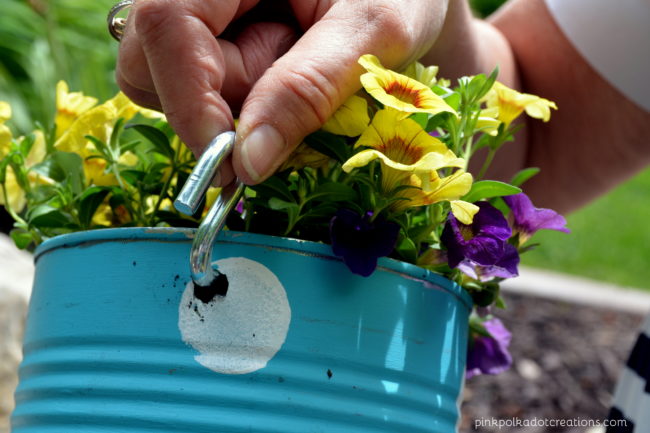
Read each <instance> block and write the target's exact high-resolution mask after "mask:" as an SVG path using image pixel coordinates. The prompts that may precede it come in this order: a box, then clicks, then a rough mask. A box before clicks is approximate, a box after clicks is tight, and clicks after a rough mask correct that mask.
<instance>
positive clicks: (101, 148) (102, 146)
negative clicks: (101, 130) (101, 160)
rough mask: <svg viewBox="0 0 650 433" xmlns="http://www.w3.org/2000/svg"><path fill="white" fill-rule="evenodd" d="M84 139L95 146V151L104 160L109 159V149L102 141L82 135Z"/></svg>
mask: <svg viewBox="0 0 650 433" xmlns="http://www.w3.org/2000/svg"><path fill="white" fill-rule="evenodd" d="M84 138H85V139H86V140H88V141H91V142H92V143H93V144H94V145H95V149H97V151H98V152H99V153H101V154H102V155H103V156H104V157H105V158H110V157H111V152H110V149H109V148H108V146H107V145H106V143H104V142H103V141H102V140H100V139H99V138H97V137H94V136H92V135H84Z"/></svg>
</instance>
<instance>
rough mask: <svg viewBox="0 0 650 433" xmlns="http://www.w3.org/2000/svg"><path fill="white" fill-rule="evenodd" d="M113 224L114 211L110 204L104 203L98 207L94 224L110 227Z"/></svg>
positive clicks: (94, 216) (93, 220)
mask: <svg viewBox="0 0 650 433" xmlns="http://www.w3.org/2000/svg"><path fill="white" fill-rule="evenodd" d="M112 223H113V209H111V207H110V206H109V205H108V203H102V204H100V205H99V206H98V207H97V210H96V211H95V214H94V215H93V219H92V224H93V225H97V226H108V227H110V226H111V225H112Z"/></svg>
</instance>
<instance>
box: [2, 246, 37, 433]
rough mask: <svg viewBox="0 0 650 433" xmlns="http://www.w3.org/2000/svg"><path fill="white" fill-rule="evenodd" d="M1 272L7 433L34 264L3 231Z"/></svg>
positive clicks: (3, 382)
mask: <svg viewBox="0 0 650 433" xmlns="http://www.w3.org/2000/svg"><path fill="white" fill-rule="evenodd" d="M0 275H2V278H1V279H0V433H8V432H9V415H10V414H11V411H12V410H13V407H14V398H13V393H14V390H15V388H16V385H17V384H18V375H17V370H18V364H19V363H20V360H21V359H22V339H23V329H24V323H25V317H26V315H27V304H28V302H29V295H30V293H31V288H32V281H33V275H34V265H33V264H32V257H31V255H30V254H28V253H25V252H24V251H19V250H18V249H16V247H15V246H14V245H13V242H12V241H11V239H9V238H8V237H7V236H5V235H4V234H0Z"/></svg>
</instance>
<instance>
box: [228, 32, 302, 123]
mask: <svg viewBox="0 0 650 433" xmlns="http://www.w3.org/2000/svg"><path fill="white" fill-rule="evenodd" d="M295 40H296V36H295V33H294V31H293V29H291V27H289V26H287V25H284V24H279V23H266V22H264V23H255V24H251V25H249V26H248V27H246V28H245V29H244V30H243V31H242V33H241V34H239V36H237V38H236V39H235V40H234V41H233V42H229V41H224V40H221V39H219V40H218V41H219V47H220V48H221V51H222V52H223V58H224V61H225V67H226V74H225V78H224V82H223V86H222V89H221V96H222V97H223V98H224V99H225V100H226V101H227V102H228V105H230V108H231V110H234V111H239V109H240V107H241V105H242V103H243V102H244V99H245V98H246V96H247V95H248V93H249V92H250V90H251V88H252V87H253V85H254V84H255V82H256V81H257V80H258V79H259V78H260V77H261V76H262V74H263V73H264V71H266V69H268V68H269V67H270V66H271V65H272V64H273V62H274V61H275V60H277V59H278V57H280V56H282V55H283V54H284V53H285V52H286V51H287V50H288V49H289V48H290V47H291V45H293V43H294V42H295Z"/></svg>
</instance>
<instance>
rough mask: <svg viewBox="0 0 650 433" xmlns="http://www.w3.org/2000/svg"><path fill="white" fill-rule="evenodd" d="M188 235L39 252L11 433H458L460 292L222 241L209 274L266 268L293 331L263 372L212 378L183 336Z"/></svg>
mask: <svg viewBox="0 0 650 433" xmlns="http://www.w3.org/2000/svg"><path fill="white" fill-rule="evenodd" d="M191 235H192V232H191V231H188V230H174V229H155V230H152V229H107V230H98V231H91V232H86V233H76V234H70V235H65V236H61V237H57V238H54V239H52V240H49V241H47V242H46V243H44V244H43V245H42V246H41V247H40V248H39V249H38V250H37V252H36V263H37V267H36V269H37V271H36V279H35V288H34V293H33V297H32V301H31V304H30V311H29V316H28V323H27V329H26V335H25V342H24V351H25V358H24V360H23V363H22V365H21V368H20V384H19V386H18V389H17V391H16V402H17V406H16V409H15V411H14V413H13V415H12V426H13V432H14V433H36V432H37V433H64V432H65V433H70V432H84V433H99V432H139V433H140V432H142V433H144V432H211V433H215V432H233V433H235V432H237V433H238V432H242V433H243V432H260V433H261V432H282V433H293V432H295V433H298V432H299V433H309V432H327V433H343V432H345V433H371V432H372V433H376V432H393V433H396V432H397V433H407V432H408V433H420V432H421V433H425V432H426V433H431V432H441V433H449V432H453V431H455V425H456V423H457V419H458V408H457V399H458V395H459V393H460V389H461V386H462V385H461V384H462V380H463V377H464V367H465V355H466V344H467V332H468V331H467V318H468V314H469V311H470V305H471V300H470V298H469V296H468V295H467V293H465V292H464V291H463V290H462V289H461V288H459V287H458V286H457V285H455V284H453V283H451V282H450V281H448V280H445V279H444V278H441V277H439V276H437V275H433V274H431V273H429V272H427V271H425V270H423V269H421V268H418V267H415V266H412V265H409V264H405V263H401V262H398V261H394V260H390V259H382V260H380V263H379V268H378V270H377V271H376V272H375V273H374V274H373V275H372V276H371V277H369V278H363V277H358V276H355V275H352V274H351V273H350V272H349V271H348V270H347V268H345V265H344V264H343V263H342V262H341V261H340V260H339V259H337V258H336V257H333V256H332V255H331V252H330V249H329V247H328V246H326V245H321V244H314V243H310V242H302V241H296V240H290V239H282V238H272V237H267V236H260V235H252V234H242V233H236V232H224V233H222V234H220V237H219V241H218V242H217V244H216V247H215V251H214V258H215V260H216V259H220V258H224V257H246V258H248V259H251V260H255V261H258V262H260V263H262V264H264V265H265V266H266V267H267V268H269V269H270V270H271V271H272V272H273V273H274V274H275V275H276V276H277V277H278V279H279V280H280V282H281V283H282V284H283V285H284V288H285V289H286V293H287V298H288V301H289V304H290V306H291V323H290V326H289V329H288V333H287V335H286V340H285V341H284V344H283V345H282V347H281V348H280V350H279V351H278V352H277V354H276V355H275V357H273V358H272V359H271V360H270V361H269V362H268V364H267V365H266V367H264V368H262V369H260V370H257V371H255V372H252V373H248V374H236V375H229V374H222V373H216V372H214V371H212V370H209V369H208V368H205V367H203V366H202V365H200V364H199V363H198V362H197V361H196V360H195V356H196V355H197V352H196V350H194V349H193V348H192V347H190V346H188V345H187V344H185V343H184V342H183V341H182V338H181V333H180V331H179V325H178V314H179V303H180V300H181V296H182V293H183V291H184V289H185V285H186V284H187V283H188V282H189V281H190V276H189V265H188V254H189V249H190V242H191V241H190V238H191ZM226 296H228V295H226Z"/></svg>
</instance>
